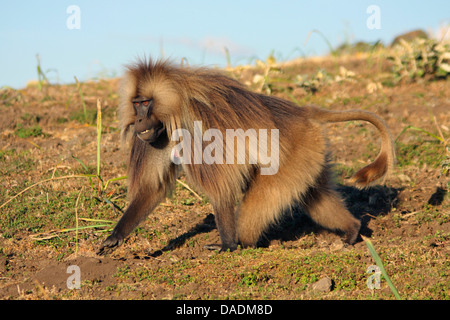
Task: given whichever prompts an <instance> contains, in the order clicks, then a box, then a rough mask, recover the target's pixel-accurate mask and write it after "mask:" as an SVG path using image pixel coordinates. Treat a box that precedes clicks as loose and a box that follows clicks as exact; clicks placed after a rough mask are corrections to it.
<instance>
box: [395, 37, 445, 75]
mask: <svg viewBox="0 0 450 320" xmlns="http://www.w3.org/2000/svg"><path fill="white" fill-rule="evenodd" d="M388 59H389V60H391V61H392V62H393V64H394V65H393V68H392V71H393V73H394V76H395V78H396V79H397V80H401V79H409V80H411V81H415V80H417V79H419V78H425V77H426V78H428V79H432V80H435V79H445V78H447V76H448V75H449V74H450V44H448V43H443V42H438V41H436V40H433V39H415V40H414V41H412V42H407V41H405V40H404V39H401V40H400V43H399V44H398V45H396V46H395V47H394V49H393V52H392V53H391V55H389V56H388Z"/></svg>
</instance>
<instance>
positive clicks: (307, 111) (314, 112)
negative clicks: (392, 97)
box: [100, 60, 394, 252]
mask: <svg viewBox="0 0 450 320" xmlns="http://www.w3.org/2000/svg"><path fill="white" fill-rule="evenodd" d="M121 90H122V92H121V102H120V106H119V121H120V127H121V132H122V138H123V140H124V142H125V144H128V145H129V147H130V158H129V175H128V179H129V189H128V195H129V199H130V204H129V207H128V208H127V209H126V211H125V213H124V214H123V216H122V218H121V219H120V221H119V222H118V223H117V225H116V227H115V228H114V230H113V231H112V234H111V235H110V236H109V237H108V238H107V239H106V240H105V241H104V242H103V244H102V246H101V249H100V252H107V251H109V250H110V249H112V248H114V247H116V246H118V245H120V244H121V243H122V242H123V240H124V238H125V237H127V236H128V234H129V233H130V232H131V231H133V229H134V228H135V227H136V226H137V225H138V224H139V223H140V222H141V221H142V220H144V219H145V217H146V216H147V215H148V214H149V213H150V212H152V210H153V209H154V208H155V207H156V206H157V205H158V204H159V203H160V202H161V201H162V200H163V199H164V198H165V197H166V196H167V195H168V193H169V192H170V190H171V189H172V188H173V186H174V184H175V181H176V178H177V174H178V172H179V170H178V169H179V168H182V169H184V171H185V173H186V177H187V178H188V180H189V181H190V182H191V183H194V184H195V185H196V186H197V187H199V188H201V190H202V191H203V192H204V193H205V194H206V195H207V196H208V198H209V199H210V201H211V204H212V206H213V208H214V213H215V220H216V225H217V228H218V231H219V234H220V239H221V242H222V243H221V245H220V246H219V245H217V247H219V248H220V249H221V250H228V249H229V250H235V249H236V248H237V246H238V244H241V245H242V246H243V247H246V246H255V245H256V243H257V241H258V239H259V238H260V236H261V235H262V233H263V232H264V231H265V230H266V229H267V228H268V226H269V225H270V224H271V223H274V222H276V221H277V220H278V219H279V218H280V217H281V215H282V213H283V212H285V211H286V210H287V209H289V208H291V206H292V205H293V204H301V205H302V206H303V207H304V209H305V212H307V213H308V214H309V215H310V217H311V218H312V219H313V220H314V221H315V222H317V223H318V224H319V225H321V226H323V227H325V228H328V229H331V230H334V231H340V232H343V233H344V237H345V238H344V240H345V241H346V242H347V243H349V244H352V243H354V242H355V240H356V238H357V236H358V233H359V229H360V221H359V220H357V219H356V218H354V217H353V216H352V214H351V213H350V212H349V211H348V210H347V209H346V207H345V205H344V204H343V201H342V199H341V198H340V196H339V195H338V194H337V192H336V191H335V189H334V185H333V182H332V179H331V176H330V167H331V166H330V165H329V163H328V160H327V158H328V154H327V150H326V137H325V136H324V133H323V132H322V128H321V125H322V124H324V123H327V122H340V121H349V120H364V121H368V122H370V123H372V124H373V125H374V126H375V127H376V128H377V129H378V130H379V132H380V135H381V150H380V153H379V154H378V156H377V158H376V159H375V161H374V162H373V163H371V164H369V165H367V166H366V167H364V168H362V169H361V170H359V171H358V172H357V173H356V174H355V175H354V176H353V181H354V182H355V183H356V185H357V186H358V187H364V186H367V185H369V184H370V183H372V182H373V181H375V180H377V179H379V178H382V177H383V176H385V174H386V173H387V172H388V170H389V169H390V167H391V166H392V164H393V162H394V151H393V146H392V139H391V136H390V133H389V130H388V128H387V127H386V124H385V122H384V121H383V120H382V119H381V118H380V117H378V116H377V115H375V114H373V113H370V112H367V111H359V110H350V111H327V110H323V109H319V108H316V107H312V106H306V107H299V106H297V105H295V104H294V103H292V102H289V101H286V100H283V99H280V98H277V97H273V96H267V95H264V94H260V93H255V92H252V91H249V90H248V89H246V88H245V87H244V86H243V85H242V84H241V83H239V82H238V81H236V80H234V79H232V78H230V77H228V76H226V75H224V74H222V73H220V72H219V71H215V70H210V69H206V68H193V67H177V66H175V65H173V64H171V63H169V62H167V61H152V60H149V61H139V62H138V63H137V64H135V65H132V66H129V67H128V70H127V72H126V74H125V77H124V79H123V85H122V88H121ZM195 122H197V123H199V122H200V123H201V127H199V126H198V125H195ZM199 128H200V129H199ZM179 129H181V132H182V133H183V134H182V139H181V138H180V139H178V140H174V139H173V137H174V136H176V134H175V133H176V132H179ZM212 129H214V130H216V131H215V133H214V134H211V132H212V131H211V130H212ZM230 130H231V132H234V133H236V132H240V133H241V135H239V134H235V135H234V136H232V139H231V141H229V140H230V139H228V133H229V132H230ZM239 130H241V131H239ZM252 130H253V131H252ZM256 130H259V132H260V133H264V130H266V131H265V133H267V130H270V132H271V142H272V143H271V144H269V145H268V146H266V147H264V144H263V143H261V141H262V140H263V139H262V137H263V135H262V134H261V135H260V136H259V137H256V138H257V140H252V139H253V138H254V137H255V136H254V135H252V134H247V133H249V132H250V133H255V132H257V131H256ZM196 131H197V132H196ZM208 132H209V138H208V137H206V136H207V135H208V134H207V133H208ZM242 132H244V133H245V134H244V135H242ZM186 133H187V135H186ZM196 136H197V137H199V136H200V137H203V141H201V142H200V148H201V150H200V155H201V152H202V151H203V150H204V151H205V153H206V148H208V143H209V141H212V140H213V137H214V138H215V141H214V142H215V144H214V148H213V149H214V152H211V154H210V155H211V156H213V154H214V156H215V157H216V158H215V160H217V161H207V160H208V159H203V160H202V161H198V159H199V158H198V155H197V156H196V151H198V150H194V149H196V148H198V146H199V145H198V141H197V142H194V141H193V140H195V137H196ZM225 136H226V137H227V139H226V141H225V138H224V137H225ZM272 138H274V139H272ZM275 138H276V139H275ZM239 139H241V142H242V139H244V140H245V141H244V143H243V144H241V145H240V147H241V148H239V141H238V143H237V147H236V143H235V141H236V140H239ZM258 139H259V141H258ZM181 140H182V141H183V143H185V142H189V143H187V144H185V146H187V147H186V148H185V149H183V150H182V152H183V155H181V154H178V153H180V152H174V149H176V148H175V147H176V144H177V143H178V141H181ZM265 140H266V141H265V142H266V145H267V140H268V139H267V134H266V137H265ZM256 141H257V142H256ZM191 142H192V143H191ZM263 142H264V141H263ZM212 143H213V142H211V144H212ZM194 144H195V145H196V146H197V147H192V146H193V145H194ZM217 146H219V147H217ZM242 146H244V148H242ZM189 148H191V149H189ZM255 148H256V150H258V152H259V153H258V154H257V155H256V156H255V155H253V156H252V155H249V154H250V153H251V151H252V150H253V151H254V150H255ZM181 149H182V148H181ZM181 149H180V148H178V151H180V150H181ZM238 149H241V150H238ZM242 149H243V151H242ZM192 150H193V152H192V153H191V152H190V151H192ZM210 151H211V150H210ZM234 151H236V152H234ZM261 152H262V153H265V157H266V158H267V155H268V154H271V153H272V154H276V153H277V158H276V159H273V162H276V164H275V165H273V163H272V164H271V166H272V167H273V168H274V170H272V172H269V173H267V172H266V173H265V174H263V169H268V168H267V167H268V166H269V165H268V162H267V161H266V162H264V163H263V161H262V159H263V157H262V156H261ZM227 153H228V155H229V154H231V156H230V157H227V156H228V155H227ZM242 153H245V156H244V158H241V159H239V157H241V156H243V155H242ZM186 155H188V156H186ZM203 155H204V154H203ZM217 156H218V157H219V159H218V158H217ZM177 157H178V158H177ZM180 157H183V159H184V161H180ZM196 157H197V158H196ZM220 157H223V159H221V158H220ZM225 158H226V159H227V160H228V161H225V160H224V159H225ZM242 159H244V161H239V160H242ZM175 160H178V161H175ZM209 160H210V159H209ZM222 160H223V161H222ZM230 160H231V161H230ZM233 160H234V161H233ZM266 160H267V159H266ZM180 162H181V164H177V163H180ZM273 168H272V169H273ZM237 203H238V205H237V208H235V207H236V204H237ZM209 248H214V245H212V246H210V247H209Z"/></svg>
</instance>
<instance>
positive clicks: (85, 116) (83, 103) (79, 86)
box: [74, 77, 89, 123]
mask: <svg viewBox="0 0 450 320" xmlns="http://www.w3.org/2000/svg"><path fill="white" fill-rule="evenodd" d="M74 78H75V82H76V83H77V90H78V94H79V95H80V100H81V104H82V106H83V114H84V122H85V123H89V122H88V114H87V111H86V103H85V102H84V96H83V91H82V90H81V84H80V82H78V79H77V77H74Z"/></svg>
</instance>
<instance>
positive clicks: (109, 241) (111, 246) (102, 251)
mask: <svg viewBox="0 0 450 320" xmlns="http://www.w3.org/2000/svg"><path fill="white" fill-rule="evenodd" d="M122 242H123V239H122V238H121V237H118V236H117V235H114V234H112V235H110V236H109V237H108V238H106V240H105V241H103V243H102V244H101V246H100V248H99V250H98V251H97V254H98V255H101V256H103V255H106V254H108V253H111V252H112V251H114V250H115V249H116V248H117V247H118V246H120V245H121V244H122Z"/></svg>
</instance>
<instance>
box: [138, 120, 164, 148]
mask: <svg viewBox="0 0 450 320" xmlns="http://www.w3.org/2000/svg"><path fill="white" fill-rule="evenodd" d="M163 131H164V125H163V124H162V123H161V124H160V125H158V126H157V127H156V128H155V127H152V128H150V129H146V130H143V131H141V132H139V133H138V137H139V139H141V140H142V141H146V142H150V143H151V142H154V141H155V140H156V139H158V137H159V136H160V134H161V133H162V132H163Z"/></svg>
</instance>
